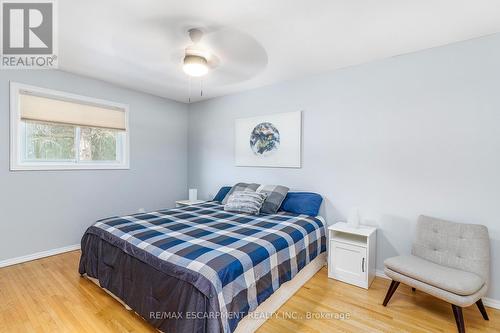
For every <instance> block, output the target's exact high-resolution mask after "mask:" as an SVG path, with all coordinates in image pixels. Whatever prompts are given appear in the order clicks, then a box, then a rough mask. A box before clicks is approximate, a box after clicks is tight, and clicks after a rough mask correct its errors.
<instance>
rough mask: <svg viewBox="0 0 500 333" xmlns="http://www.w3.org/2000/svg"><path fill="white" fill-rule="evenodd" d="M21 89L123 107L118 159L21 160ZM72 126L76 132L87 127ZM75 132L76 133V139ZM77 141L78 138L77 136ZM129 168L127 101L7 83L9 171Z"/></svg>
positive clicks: (76, 100) (39, 93)
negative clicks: (121, 134) (8, 96)
mask: <svg viewBox="0 0 500 333" xmlns="http://www.w3.org/2000/svg"><path fill="white" fill-rule="evenodd" d="M21 91H29V92H30V93H32V94H34V95H36V96H41V97H47V98H52V99H59V100H64V101H68V102H76V103H84V104H91V105H98V106H104V107H114V108H120V109H123V110H124V112H125V128H126V130H125V131H124V132H123V138H122V139H120V138H117V139H120V140H119V141H120V142H119V144H120V147H119V146H118V143H117V154H119V153H120V154H121V155H122V156H121V161H118V162H109V161H81V160H79V159H76V160H72V161H30V162H28V161H24V159H23V152H24V148H23V140H24V139H23V138H22V136H23V134H24V133H25V131H24V130H23V129H22V127H21V126H24V124H23V121H22V120H21V110H20V109H19V95H20V92H21ZM73 126H75V132H78V129H79V128H81V127H86V126H77V125H73ZM77 136H78V135H75V138H76V137H77ZM78 140H79V138H78ZM118 149H119V151H120V152H119V151H118ZM128 169H130V127H129V106H128V105H127V104H122V103H117V102H112V101H108V100H103V99H97V98H92V97H87V96H82V95H77V94H73V93H68V92H64V91H59V90H53V89H47V88H40V87H36V86H32V85H27V84H23V83H18V82H12V81H11V82H10V170H11V171H28V170H128Z"/></svg>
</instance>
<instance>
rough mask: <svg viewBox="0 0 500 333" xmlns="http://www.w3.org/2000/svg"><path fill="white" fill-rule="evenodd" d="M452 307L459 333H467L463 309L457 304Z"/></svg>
mask: <svg viewBox="0 0 500 333" xmlns="http://www.w3.org/2000/svg"><path fill="white" fill-rule="evenodd" d="M451 307H452V309H453V315H454V316H455V321H456V322H457V329H458V333H465V324H464V315H463V313H462V308H461V307H460V306H458V305H455V304H452V305H451Z"/></svg>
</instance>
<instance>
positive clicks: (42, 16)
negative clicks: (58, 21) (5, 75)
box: [1, 0, 57, 69]
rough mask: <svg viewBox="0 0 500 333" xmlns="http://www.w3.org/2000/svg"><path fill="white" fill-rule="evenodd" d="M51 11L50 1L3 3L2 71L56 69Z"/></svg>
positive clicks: (19, 0) (17, 0) (6, 0)
mask: <svg viewBox="0 0 500 333" xmlns="http://www.w3.org/2000/svg"><path fill="white" fill-rule="evenodd" d="M35 1H36V0H35ZM54 7H55V3H54V1H53V0H45V1H38V2H33V0H31V2H28V1H22V0H4V1H2V59H1V60H2V61H1V64H2V68H22V69H27V68H55V67H57V55H56V52H55V50H56V44H55V42H56V40H55V24H54V23H55V17H54V13H55V10H54V9H55V8H54Z"/></svg>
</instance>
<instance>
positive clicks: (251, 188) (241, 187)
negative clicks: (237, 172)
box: [222, 183, 260, 205]
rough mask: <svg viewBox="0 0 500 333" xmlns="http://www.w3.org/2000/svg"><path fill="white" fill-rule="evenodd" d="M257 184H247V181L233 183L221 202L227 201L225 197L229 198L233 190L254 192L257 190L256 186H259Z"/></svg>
mask: <svg viewBox="0 0 500 333" xmlns="http://www.w3.org/2000/svg"><path fill="white" fill-rule="evenodd" d="M259 186H260V185H259V184H247V183H238V184H236V185H234V186H233V187H231V190H230V191H229V192H228V193H227V194H226V196H225V197H224V200H222V204H224V205H225V204H226V203H227V199H228V198H229V196H231V194H233V193H234V192H238V191H253V192H255V190H257V188H259Z"/></svg>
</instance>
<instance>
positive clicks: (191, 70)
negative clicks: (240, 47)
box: [182, 28, 218, 77]
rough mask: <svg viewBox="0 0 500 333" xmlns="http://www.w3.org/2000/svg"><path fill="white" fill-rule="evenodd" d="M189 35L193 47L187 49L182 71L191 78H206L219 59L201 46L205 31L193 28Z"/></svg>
mask: <svg viewBox="0 0 500 333" xmlns="http://www.w3.org/2000/svg"><path fill="white" fill-rule="evenodd" d="M188 35H189V38H190V39H191V42H192V45H190V46H188V47H187V48H186V49H185V54H184V60H183V65H182V69H183V70H184V73H186V74H187V75H189V76H193V77H200V76H204V75H206V74H207V73H208V71H209V70H210V69H213V68H215V67H216V66H217V63H218V60H217V57H216V56H215V55H213V54H212V53H211V52H210V51H208V50H207V49H205V48H203V47H202V46H201V45H200V44H199V42H200V40H201V38H202V37H203V31H201V30H200V29H198V28H192V29H189V30H188Z"/></svg>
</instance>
